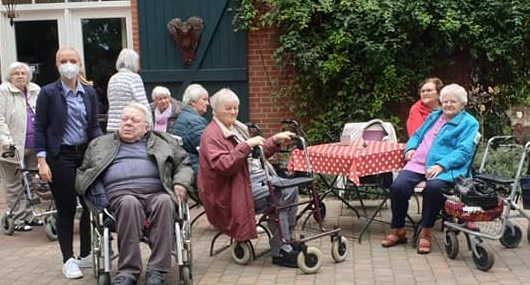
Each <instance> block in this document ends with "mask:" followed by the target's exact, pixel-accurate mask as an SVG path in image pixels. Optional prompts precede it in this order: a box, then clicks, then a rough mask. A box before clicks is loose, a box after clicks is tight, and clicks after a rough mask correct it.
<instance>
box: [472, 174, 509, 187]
mask: <svg viewBox="0 0 530 285" xmlns="http://www.w3.org/2000/svg"><path fill="white" fill-rule="evenodd" d="M474 177H476V178H479V179H482V180H485V181H488V182H493V183H497V184H502V185H510V184H512V183H514V182H515V179H513V178H509V177H502V176H499V175H495V174H486V173H476V174H475V175H474Z"/></svg>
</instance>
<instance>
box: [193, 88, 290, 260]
mask: <svg viewBox="0 0 530 285" xmlns="http://www.w3.org/2000/svg"><path fill="white" fill-rule="evenodd" d="M210 104H211V106H212V109H213V120H212V121H211V122H210V123H209V124H208V126H207V127H206V129H205V130H204V133H203V134H202V137H201V143H200V148H199V172H198V176H197V186H198V188H197V189H198V192H199V196H200V198H201V202H202V205H203V206H204V210H205V211H206V216H207V217H208V221H209V222H210V223H211V224H212V225H213V226H215V227H216V228H217V229H218V230H219V231H221V232H222V233H223V234H226V235H229V236H230V237H232V238H233V239H235V240H236V241H238V242H244V241H247V240H250V239H253V238H256V237H257V231H256V225H255V213H263V211H265V210H266V209H267V207H269V204H270V192H269V189H268V187H267V186H264V185H263V182H264V179H263V178H264V177H267V176H266V174H265V172H264V171H265V169H264V168H263V166H262V165H261V163H260V162H259V160H258V159H256V158H253V157H252V155H251V153H252V149H253V148H254V147H257V146H261V147H262V149H263V152H264V155H265V156H266V157H270V156H271V155H272V154H274V153H276V152H278V151H279V150H280V145H281V144H282V143H283V142H284V141H286V140H289V139H291V138H293V137H294V135H295V134H294V133H292V132H280V133H277V134H275V135H273V136H271V137H269V138H267V139H266V138H263V137H261V136H254V137H251V136H250V135H249V132H248V128H247V126H246V125H244V124H242V123H241V122H239V121H238V120H237V115H238V113H239V98H238V97H237V95H236V94H235V93H234V92H233V91H232V90H230V89H226V88H225V89H221V90H219V91H218V92H217V93H215V94H214V95H213V96H212V97H211V98H210ZM276 179H280V178H278V177H277V176H273V177H272V181H273V182H274V180H276ZM276 196H277V201H278V203H279V205H294V204H296V203H297V202H298V188H297V187H293V188H286V189H283V190H281V191H277V192H276ZM296 211H297V207H286V208H284V209H281V210H279V215H278V219H269V221H268V226H269V230H270V232H271V234H272V237H271V239H270V241H269V244H270V247H271V255H272V263H273V264H276V265H279V266H285V267H295V268H296V267H297V262H296V258H297V255H298V253H299V248H295V247H292V246H291V244H289V243H288V242H283V241H282V240H280V237H279V234H278V224H279V226H280V227H281V229H282V234H283V236H282V237H283V240H284V241H290V240H292V239H291V237H292V236H291V228H292V227H293V226H294V225H295V223H296Z"/></svg>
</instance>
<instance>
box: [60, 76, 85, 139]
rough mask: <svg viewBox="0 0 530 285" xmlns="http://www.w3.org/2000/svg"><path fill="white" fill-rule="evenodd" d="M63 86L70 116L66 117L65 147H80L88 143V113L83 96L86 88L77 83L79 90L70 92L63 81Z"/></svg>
mask: <svg viewBox="0 0 530 285" xmlns="http://www.w3.org/2000/svg"><path fill="white" fill-rule="evenodd" d="M61 84H62V86H63V95H64V96H65V97H66V105H67V108H68V111H67V112H68V116H67V117H66V124H65V130H64V136H63V144H65V145H79V144H84V143H87V141H88V139H87V138H88V135H87V131H86V130H87V126H88V121H87V113H86V106H85V102H84V101H83V96H85V88H83V85H81V83H80V82H77V89H76V90H75V91H73V90H70V88H69V87H68V86H66V85H65V84H64V82H62V81H61Z"/></svg>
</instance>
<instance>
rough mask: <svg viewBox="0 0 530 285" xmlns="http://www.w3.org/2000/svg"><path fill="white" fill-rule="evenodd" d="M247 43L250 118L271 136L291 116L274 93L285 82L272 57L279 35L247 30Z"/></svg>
mask: <svg viewBox="0 0 530 285" xmlns="http://www.w3.org/2000/svg"><path fill="white" fill-rule="evenodd" d="M247 44H248V46H247V54H248V57H247V58H248V88H249V90H248V95H249V120H250V121H251V122H253V123H255V124H257V125H258V126H260V128H261V129H262V131H263V133H264V134H265V135H267V136H268V135H271V134H273V133H276V132H278V130H279V129H280V126H281V125H280V121H281V120H282V119H286V118H291V117H292V116H291V115H290V114H289V112H288V106H286V104H284V103H282V102H281V101H278V100H276V99H274V98H272V96H271V94H272V93H273V92H274V90H275V88H277V86H278V84H282V82H281V78H282V76H281V74H280V72H279V71H278V69H277V68H276V65H275V63H274V62H273V60H272V53H273V52H274V50H275V49H276V46H277V37H276V34H275V32H274V31H273V30H271V29H263V30H260V31H252V32H249V33H248V41H247Z"/></svg>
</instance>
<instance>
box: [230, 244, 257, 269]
mask: <svg viewBox="0 0 530 285" xmlns="http://www.w3.org/2000/svg"><path fill="white" fill-rule="evenodd" d="M231 250H232V258H233V259H234V261H235V263H237V264H240V265H245V264H248V263H249V262H250V260H252V244H251V243H250V241H245V242H234V243H232V245H231Z"/></svg>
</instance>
